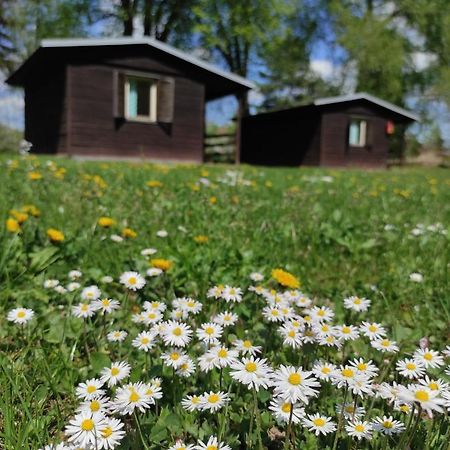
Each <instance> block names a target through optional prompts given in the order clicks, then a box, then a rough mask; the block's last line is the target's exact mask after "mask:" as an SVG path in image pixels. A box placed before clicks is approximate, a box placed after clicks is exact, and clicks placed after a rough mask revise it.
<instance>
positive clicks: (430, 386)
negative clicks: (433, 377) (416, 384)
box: [428, 381, 439, 391]
mask: <svg viewBox="0 0 450 450" xmlns="http://www.w3.org/2000/svg"><path fill="white" fill-rule="evenodd" d="M428 387H429V388H430V389H431V390H432V391H437V390H439V386H438V384H437V383H436V382H435V381H432V382H431V383H430V384H429V385H428Z"/></svg>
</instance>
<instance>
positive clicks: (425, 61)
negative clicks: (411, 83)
mask: <svg viewBox="0 0 450 450" xmlns="http://www.w3.org/2000/svg"><path fill="white" fill-rule="evenodd" d="M412 60H413V64H414V66H415V68H416V70H424V69H427V68H428V67H429V66H430V65H431V64H433V63H434V62H435V61H436V55H435V54H433V53H427V52H415V53H413V54H412Z"/></svg>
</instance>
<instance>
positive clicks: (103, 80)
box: [7, 38, 253, 162]
mask: <svg viewBox="0 0 450 450" xmlns="http://www.w3.org/2000/svg"><path fill="white" fill-rule="evenodd" d="M7 82H8V83H9V84H10V85H12V86H21V87H23V88H24V89H25V139H26V140H28V141H29V142H31V143H32V145H33V146H32V152H36V153H51V154H64V155H77V156H83V157H101V158H104V157H115V158H117V157H143V158H151V159H159V160H179V161H193V162H201V161H203V137H204V123H205V102H207V101H209V100H215V99H218V98H220V97H224V96H227V95H236V96H239V95H242V94H243V93H245V92H246V91H248V90H249V89H251V88H252V87H253V84H252V83H251V82H250V81H248V80H246V79H244V78H242V77H240V76H238V75H235V74H232V73H229V72H225V71H223V70H221V69H218V68H216V67H214V66H212V65H210V64H208V63H206V62H204V61H202V60H200V59H197V58H195V57H193V56H192V55H190V54H188V53H185V52H182V51H180V50H177V49H175V48H174V47H171V46H169V45H166V44H164V43H161V42H159V41H157V40H154V39H151V38H142V39H136V38H116V39H50V40H44V41H43V42H42V44H41V46H40V47H39V48H38V49H37V50H36V51H35V52H34V53H33V54H32V55H31V56H30V57H29V58H28V59H27V60H26V61H25V62H24V63H23V64H22V66H20V67H19V68H18V69H17V70H16V71H15V72H14V73H13V74H12V75H11V76H10V77H9V78H8V80H7Z"/></svg>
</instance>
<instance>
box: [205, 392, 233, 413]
mask: <svg viewBox="0 0 450 450" xmlns="http://www.w3.org/2000/svg"><path fill="white" fill-rule="evenodd" d="M229 401H230V396H229V395H228V394H226V393H225V392H222V391H219V392H212V391H210V392H209V393H208V392H205V393H204V394H203V395H202V396H201V397H200V408H201V409H202V410H204V411H211V412H216V411H217V410H219V409H220V408H222V407H223V406H225V405H226V404H227V403H228V402H229Z"/></svg>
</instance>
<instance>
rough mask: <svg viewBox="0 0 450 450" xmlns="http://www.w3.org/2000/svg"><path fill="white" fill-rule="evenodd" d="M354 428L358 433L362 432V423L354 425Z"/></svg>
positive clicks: (363, 429)
mask: <svg viewBox="0 0 450 450" xmlns="http://www.w3.org/2000/svg"><path fill="white" fill-rule="evenodd" d="M355 430H356V431H358V432H359V433H364V431H365V428H364V425H361V424H358V425H356V426H355Z"/></svg>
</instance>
